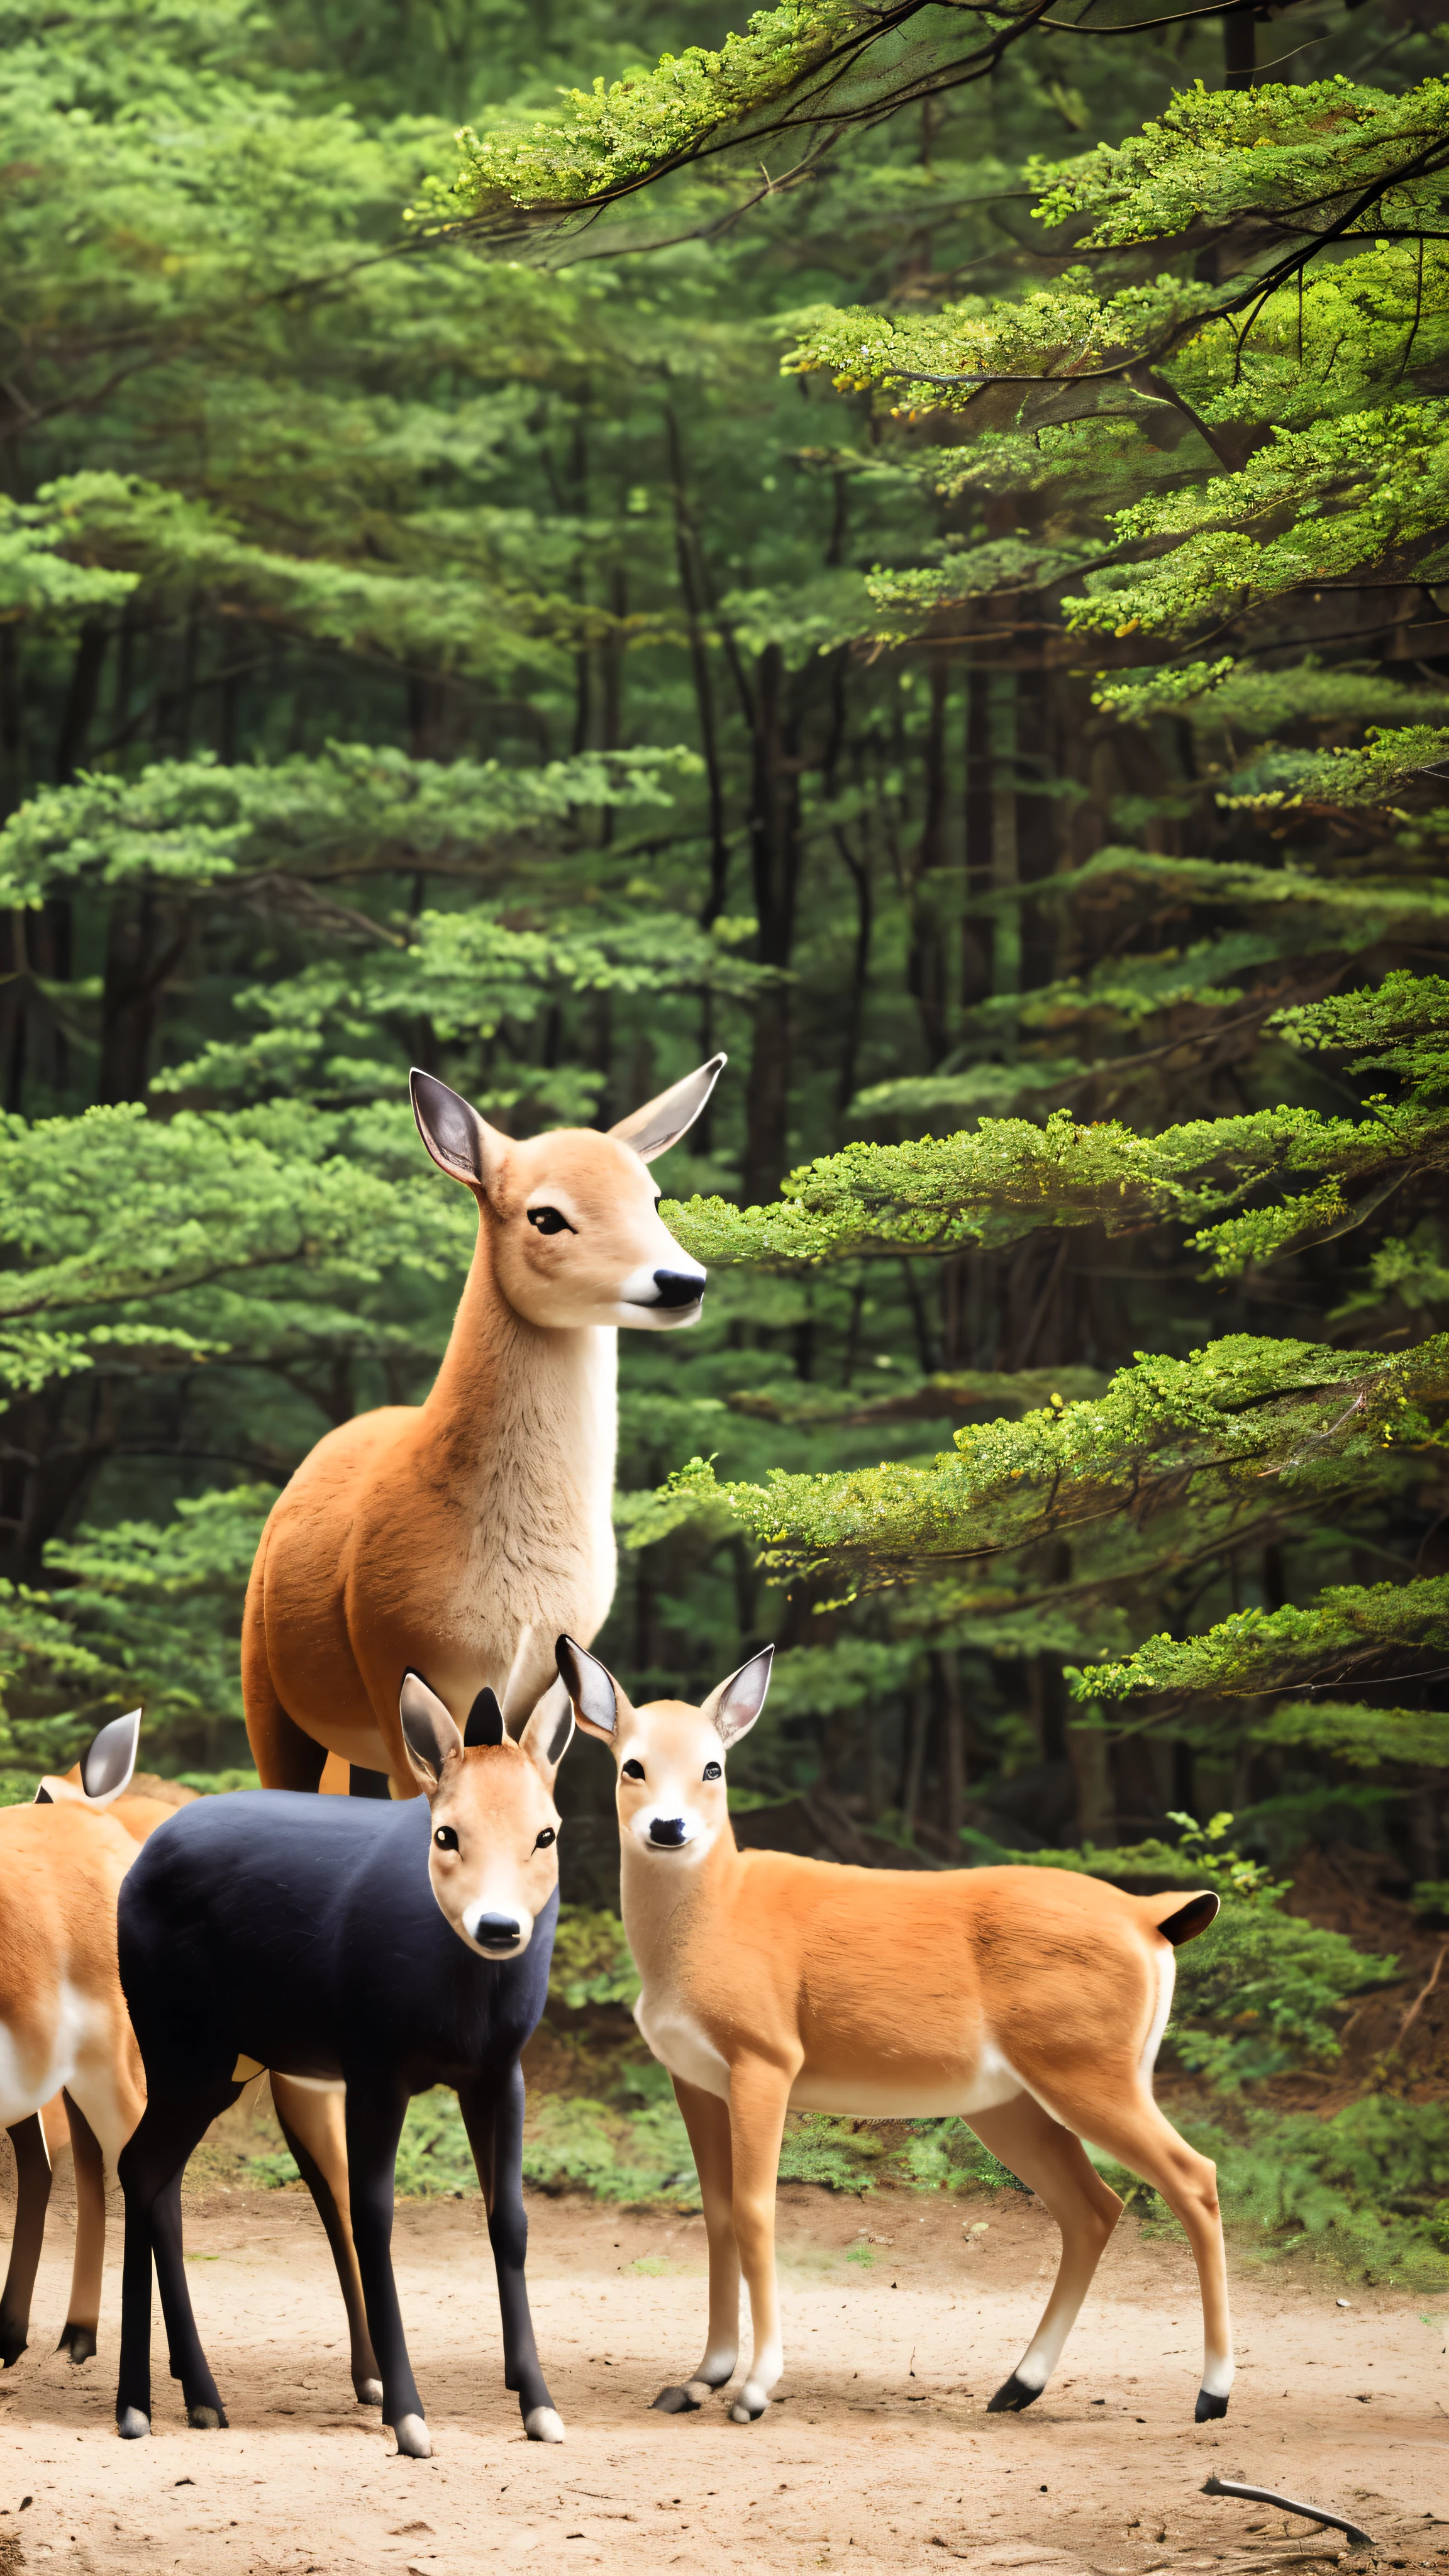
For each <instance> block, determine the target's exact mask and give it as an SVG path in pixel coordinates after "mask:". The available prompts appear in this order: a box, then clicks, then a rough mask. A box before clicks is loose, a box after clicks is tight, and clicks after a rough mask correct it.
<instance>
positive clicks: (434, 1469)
mask: <svg viewBox="0 0 1449 2576" xmlns="http://www.w3.org/2000/svg"><path fill="white" fill-rule="evenodd" d="M724 1061H725V1059H724V1057H723V1056H722V1055H717V1056H714V1057H712V1058H711V1060H710V1062H709V1063H708V1064H706V1065H701V1067H700V1068H699V1070H698V1072H697V1073H691V1074H689V1075H687V1076H686V1078H685V1079H684V1080H683V1081H682V1082H676V1083H675V1084H674V1085H673V1087H672V1088H671V1089H670V1090H668V1091H665V1092H661V1093H660V1095H659V1098H658V1099H657V1100H651V1101H650V1102H649V1103H648V1105H647V1107H645V1108H643V1109H639V1110H636V1111H635V1113H634V1115H633V1116H632V1117H631V1118H625V1119H623V1120H621V1121H620V1123H619V1125H618V1126H617V1127H614V1128H611V1129H610V1131H609V1133H608V1134H607V1135H601V1134H597V1133H595V1132H593V1131H591V1130H587V1129H564V1130H562V1131H560V1132H558V1133H555V1134H553V1135H548V1136H537V1137H534V1138H533V1139H532V1140H531V1141H530V1142H528V1143H522V1144H520V1143H517V1142H515V1141H514V1140H513V1139H511V1138H509V1137H507V1136H501V1135H499V1134H498V1132H497V1130H496V1129H495V1128H492V1127H490V1126H489V1125H488V1124H487V1122H486V1120H484V1119H482V1118H480V1117H479V1115H478V1112H477V1110H476V1109H473V1108H471V1107H470V1105H469V1103H468V1102H467V1101H466V1100H463V1099H460V1098H459V1095H458V1094H457V1092H455V1091H449V1090H448V1089H447V1087H446V1085H445V1084H443V1083H441V1082H436V1081H434V1079H433V1077H432V1076H431V1074H426V1073H414V1075H413V1077H412V1095H413V1109H414V1113H415V1115H416V1118H417V1122H418V1128H419V1131H420V1133H421V1135H422V1139H423V1142H424V1144H425V1145H426V1146H427V1149H428V1151H429V1153H430V1154H431V1155H432V1157H433V1160H434V1162H435V1163H437V1164H438V1166H439V1168H440V1169H441V1170H442V1171H444V1172H446V1173H448V1174H449V1175H450V1177H451V1178H452V1179H454V1180H456V1181H461V1182H462V1183H463V1186H464V1187H465V1188H466V1189H469V1190H471V1191H472V1193H473V1195H474V1197H475V1199H476V1200H477V1202H478V1246H477V1250H476V1252H475V1254H474V1257H473V1266H472V1269H471V1270H470V1272H469V1275H468V1281H467V1285H466V1287H465V1288H464V1291H463V1297H462V1302H461V1304H460V1305H459V1308H458V1314H457V1320H456V1322H455V1323H454V1326H453V1332H452V1338H451V1340H450V1341H449V1344H448V1348H447V1352H446V1354H445V1356H444V1359H443V1365H442V1367H441V1369H440V1370H439V1372H438V1377H437V1382H436V1384H435V1385H434V1387H433V1390H432V1393H431V1394H430V1395H429V1397H428V1399H427V1401H426V1403H425V1404H423V1405H422V1406H411V1405H389V1406H386V1407H384V1408H383V1409H382V1410H381V1411H379V1412H376V1413H364V1414H359V1415H358V1416H357V1417H356V1418H355V1419H354V1420H353V1421H351V1422H346V1423H343V1424H342V1426H341V1428H340V1429H338V1430H336V1431H332V1432H329V1433H328V1435H327V1437H326V1438H325V1439H324V1440H321V1441H319V1442H318V1444H317V1446H316V1448H315V1449H314V1450H313V1451H312V1453H311V1455H310V1457H308V1458H307V1459H305V1460H304V1461H303V1464H302V1465H301V1466H300V1467H299V1468H298V1470H297V1473H296V1474H295V1476H294V1477H293V1478H292V1481H291V1483H290V1484H289V1485H288V1486H287V1489H286V1491H285V1492H284V1493H283V1495H282V1496H281V1499H280V1501H279V1502H278V1503H277V1505H276V1507H275V1509H274V1510H273V1512H272V1515H271V1518H270V1519H269V1521H268V1522H267V1525H266V1528H265V1530H264V1531H263V1533H262V1542H261V1546H260V1547H259V1549H258V1550H257V1559H256V1564H255V1566H254V1567H253V1569H252V1579H251V1584H250V1587H249V1589H248V1592H247V1605H246V1618H245V1626H244V1631H243V1640H242V1681H243V1688H244V1693H245V1700H246V1717H247V1733H248V1735H249V1737H250V1739H251V1744H252V1750H253V1752H254V1754H255V1756H256V1763H257V1770H258V1772H259V1774H260V1776H261V1779H262V1781H263V1783H264V1784H265V1786H266V1787H268V1788H273V1789H315V1788H316V1787H317V1785H318V1782H319V1779H320V1776H321V1773H322V1768H323V1764H324V1761H325V1759H326V1757H327V1755H328V1754H329V1753H332V1754H336V1755H338V1756H340V1757H341V1759H342V1760H343V1761H345V1762H347V1763H348V1764H350V1765H354V1766H356V1767H358V1768H360V1769H362V1770H365V1771H372V1772H379V1771H381V1772H385V1773H386V1774H387V1775H388V1778H389V1780H390V1782H391V1787H392V1792H393V1795H394V1796H396V1797H411V1796H413V1795H414V1794H415V1788H414V1780H413V1774H412V1771H411V1769H410V1767H409V1764H408V1759H407V1755H406V1752H405V1750H404V1746H403V1740H402V1735H401V1732H400V1729H399V1726H398V1719H397V1694H398V1686H399V1684H400V1682H401V1680H402V1677H403V1674H404V1672H405V1671H409V1670H411V1671H421V1672H427V1673H429V1674H430V1675H431V1676H432V1680H433V1683H434V1685H435V1687H436V1689H437V1690H438V1692H439V1694H440V1696H441V1697H442V1699H443V1700H444V1701H445V1703H446V1704H447V1706H448V1707H450V1708H451V1709H453V1710H454V1711H455V1712H458V1713H460V1714H462V1713H465V1712H466V1711H467V1710H468V1709H470V1708H471V1707H472V1705H473V1702H474V1700H475V1698H476V1696H477V1694H478V1692H479V1691H480V1690H481V1689H483V1688H484V1687H485V1686H487V1687H491V1688H492V1689H493V1690H494V1691H495V1692H496V1693H497V1695H498V1697H499V1699H500V1701H501V1702H502V1706H503V1713H504V1718H505V1721H506V1722H507V1724H508V1725H509V1726H510V1727H511V1728H516V1726H517V1725H518V1724H519V1723H521V1721H522V1719H523V1718H524V1717H525V1716H526V1715H527V1714H528V1712H529V1711H530V1710H531V1709H533V1708H534V1707H535V1706H536V1704H537V1703H538V1701H539V1699H540V1697H541V1696H542V1694H543V1693H544V1691H545V1690H548V1689H550V1688H551V1689H552V1690H553V1692H554V1704H555V1706H556V1707H558V1708H560V1709H561V1708H562V1706H563V1701H562V1695H561V1694H560V1693H559V1692H558V1688H557V1683H556V1680H555V1675H554V1655H553V1640H554V1638H555V1636H556V1635H557V1634H558V1631H559V1629H560V1628H564V1627H567V1628H570V1629H575V1630H577V1631H578V1633H579V1634H580V1635H582V1636H584V1637H592V1636H593V1634H594V1632H595V1630H596V1629H597V1628H598V1627H599V1625H600V1623H601V1621H602V1620H603V1618H604V1616H605V1614H606V1613H607V1611H608V1607H609V1604H610V1601H611V1600H612V1598H613V1593H614V1532H613V1523H612V1519H611V1512H610V1505H611V1497H612V1492H613V1482H614V1447H615V1436H616V1395H615V1380H616V1370H617V1360H618V1328H619V1326H620V1325H627V1326H632V1327H634V1328H635V1329H643V1330H646V1331H671V1330H677V1329H678V1328H679V1327H680V1326H682V1325H687V1324H693V1323H696V1322H697V1321H698V1319H699V1314H700V1305H701V1300H702V1297H703V1294H704V1285H705V1274H704V1272H703V1270H702V1269H701V1268H700V1266H699V1264H698V1262H696V1261H691V1260H690V1259H689V1257H688V1255H687V1254H685V1253H683V1252H681V1250H680V1248H679V1246H678V1244H677V1243H676V1242H675V1241H674V1238H673V1236H672V1235H670V1234H668V1233H666V1231H665V1229H664V1227H663V1225H662V1224H661V1223H660V1221H659V1217H658V1215H657V1213H656V1207H657V1202H658V1196H659V1193H658V1191H657V1190H656V1188H655V1186H654V1184H653V1182H652V1181H651V1179H650V1177H649V1172H648V1168H647V1167H648V1165H649V1164H650V1163H652V1162H653V1161H654V1160H655V1159H656V1158H657V1157H658V1156H659V1155H660V1154H663V1153H665V1152H666V1151H667V1150H668V1148H669V1147H670V1146H671V1145H674V1144H677V1143H678V1141H679V1138H680V1137H681V1136H683V1135H684V1133H685V1132H686V1130H687V1129H688V1128H689V1127H690V1126H692V1124H693V1122H694V1120H695V1119H696V1118H697V1117H698V1116H699V1113H700V1111H701V1110H702V1109H703V1107H704V1105H705V1103H706V1101H707V1100H708V1099H709V1096H710V1093H711V1092H712V1090H713V1089H714V1085H715V1082H716V1080H717V1078H718V1075H719V1072H720V1068H721V1066H722V1065H723V1064H724Z"/></svg>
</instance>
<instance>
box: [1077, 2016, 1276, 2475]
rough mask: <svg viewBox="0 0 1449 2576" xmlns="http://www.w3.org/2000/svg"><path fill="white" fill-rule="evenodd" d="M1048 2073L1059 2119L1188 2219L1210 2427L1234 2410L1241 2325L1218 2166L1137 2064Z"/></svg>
mask: <svg viewBox="0 0 1449 2576" xmlns="http://www.w3.org/2000/svg"><path fill="white" fill-rule="evenodd" d="M1044 2078H1045V2080H1044V2081H1043V2082H1041V2083H1040V2084H1038V2085H1037V2086H1036V2090H1037V2091H1038V2093H1039V2094H1040V2096H1041V2098H1042V2100H1043V2101H1045V2102H1046V2103H1047V2104H1048V2107H1049V2108H1050V2110H1051V2111H1052V2113H1053V2115H1054V2117H1055V2118H1056V2119H1058V2120H1060V2121H1061V2122H1062V2124H1063V2126H1064V2127H1066V2128H1069V2129H1074V2130H1075V2131H1076V2133H1077V2135H1078V2137H1082V2138H1090V2139H1091V2141H1092V2144H1093V2146H1096V2147H1103V2148H1105V2149H1106V2152H1107V2154H1108V2155H1109V2156H1115V2157H1116V2159H1117V2162H1118V2163H1119V2164H1124V2165H1126V2166H1127V2168H1128V2170H1129V2172H1131V2173H1135V2174H1140V2175H1141V2177H1142V2179H1143V2181H1144V2182H1146V2183H1150V2184H1151V2185H1152V2188H1153V2190H1154V2191H1158V2192H1160V2193H1161V2194H1162V2197H1163V2199H1164V2200H1165V2201H1166V2203H1167V2206H1168V2208H1169V2209H1170V2210H1171V2212H1172V2214H1173V2217H1174V2218H1176V2219H1178V2220H1179V2221H1180V2222H1181V2225H1182V2227H1183V2229H1184V2230H1185V2232H1186V2235H1187V2241H1188V2243H1189V2245H1190V2246H1191V2247H1192V2256H1193V2261H1194V2263H1195V2264H1196V2265H1197V2277H1198V2287H1199V2289H1200V2291H1201V2293H1202V2321H1203V2370H1202V2386H1201V2388H1200V2389H1199V2391H1198V2399H1197V2409H1196V2420H1197V2422H1198V2423H1199V2424H1205V2423H1207V2422H1208V2420H1209V2419H1210V2418H1211V2417H1213V2416H1216V2415H1226V2413H1227V2411H1228V2392H1229V2390H1230V2389H1231V2387H1232V2384H1233V2329H1232V2321H1231V2318H1230V2315H1229V2312H1228V2264H1227V2253H1226V2249H1225V2248H1224V2245H1223V2221H1222V2212H1221V2210H1220V2209H1219V2207H1218V2183H1217V2167H1216V2166H1215V2165H1214V2164H1213V2163H1212V2162H1211V2161H1210V2159H1209V2158H1208V2157H1207V2156H1200V2155H1199V2154H1198V2153H1197V2151H1196V2149H1195V2148H1193V2147H1190V2146H1189V2145H1188V2143H1187V2140H1186V2138H1180V2137H1179V2136H1178V2133H1177V2131H1176V2129H1174V2127H1173V2125H1172V2122H1171V2121H1170V2120H1169V2119H1167V2118H1166V2117H1165V2116H1164V2114H1163V2113H1162V2112H1161V2111H1160V2110H1159V2109H1158V2107H1157V2104H1156V2103H1155V2102H1154V2101H1153V2099H1152V2095H1151V2092H1150V2091H1149V2089H1148V2081H1147V2078H1146V2077H1145V2076H1144V2075H1143V2074H1142V2073H1141V2071H1140V2070H1139V2068H1137V2067H1136V2066H1130V2067H1122V2068H1116V2067H1113V2068H1108V2069H1102V2068H1097V2069H1093V2070H1092V2072H1091V2075H1090V2076H1088V2075H1087V2073H1086V2070H1084V2069H1082V2068H1080V2067H1075V2068H1072V2069H1070V2070H1069V2071H1068V2073H1067V2075H1066V2077H1065V2078H1063V2076H1062V2075H1060V2074H1058V2073H1057V2072H1056V2071H1055V2070H1044Z"/></svg>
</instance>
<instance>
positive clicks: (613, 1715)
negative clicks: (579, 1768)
mask: <svg viewBox="0 0 1449 2576" xmlns="http://www.w3.org/2000/svg"><path fill="white" fill-rule="evenodd" d="M555 1652H556V1654H557V1656H558V1677H559V1680H560V1681H561V1682H562V1683H563V1686H564V1689H565V1690H566V1691H567V1692H568V1695H569V1698H570V1699H571V1700H572V1702H573V1707H574V1715H575V1717H576V1718H577V1719H578V1722H579V1724H580V1726H581V1727H582V1728H583V1730H584V1733H585V1735H597V1736H599V1737H601V1738H602V1740H603V1742H604V1743H605V1744H612V1743H613V1741H614V1733H615V1729H616V1728H617V1726H618V1723H619V1685H618V1683H617V1682H616V1681H615V1679H614V1676H613V1674H612V1673H611V1672H610V1671H609V1669H608V1666H607V1665H605V1664H601V1663H600V1662H599V1659H598V1657H597V1655H589V1654H585V1652H584V1649H583V1647H582V1646H576V1645H575V1644H574V1641H573V1639H572V1637H560V1639H559V1641H558V1645H557V1647H556V1648H555Z"/></svg>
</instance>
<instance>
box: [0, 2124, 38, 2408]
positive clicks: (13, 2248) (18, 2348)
mask: <svg viewBox="0 0 1449 2576" xmlns="http://www.w3.org/2000/svg"><path fill="white" fill-rule="evenodd" d="M9 2135H10V2144H11V2145H12V2147H13V2148H14V2149H15V2182H16V2192H15V2233H14V2235H13V2236H12V2238H11V2240H10V2268H9V2270H8V2271H7V2273H6V2275H5V2287H4V2289H3V2291H0V2361H3V2362H4V2364H5V2367H6V2369H7V2370H8V2369H9V2368H10V2365H11V2363H12V2362H13V2361H18V2360H19V2359H20V2356H21V2354H22V2353H23V2351H24V2350H25V2345H26V2339H27V2337H28V2335H29V2333H30V2302H31V2298H32V2297H33V2295H34V2291H35V2275H36V2271H37V2268H38V2266H39V2263H40V2247H41V2241H42V2239H43V2237H44V2235H45V2213H46V2209H47V2207H48V2206H49V2202H50V2150H49V2148H48V2147H47V2145H46V2143H45V2130H44V2128H43V2127H42V2125H41V2118H40V2113H39V2112H38V2111H32V2112H31V2114H30V2117H29V2119H28V2120H17V2121H16V2123H15V2126H14V2128H13V2129H12V2130H11V2131H10V2133H9Z"/></svg>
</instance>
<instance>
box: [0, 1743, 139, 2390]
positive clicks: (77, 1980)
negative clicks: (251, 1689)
mask: <svg viewBox="0 0 1449 2576" xmlns="http://www.w3.org/2000/svg"><path fill="white" fill-rule="evenodd" d="M140 1725H141V1712H140V1710H139V1709H134V1710H132V1712H131V1714H130V1715H129V1716H128V1717H117V1718H113V1719H112V1720H111V1723H110V1724H109V1726H103V1727H102V1728H101V1731H100V1733H99V1734H98V1735H97V1736H96V1737H95V1738H94V1740H93V1741H92V1743H91V1744H90V1746H89V1747H88V1748H87V1751H86V1752H85V1753H84V1755H83V1756H82V1758H81V1760H80V1762H79V1763H78V1764H77V1765H76V1768H75V1771H74V1772H73V1773H72V1775H71V1777H70V1778H69V1779H60V1778H57V1779H46V1780H42V1782H41V1784H40V1788H39V1790H38V1791H37V1793H36V1800H35V1804H34V1805H33V1806H29V1807H7V1808H4V1809H0V2043H3V2044H0V2126H3V2127H5V2128H6V2129H8V2131H9V2133H10V2143H11V2145H12V2146H13V2147H14V2149H15V2166H16V2181H17V2190H16V2204H15V2232H14V2235H13V2237H12V2238H11V2244H10V2263H9V2268H8V2270H7V2272H6V2275H5V2286H4V2289H3V2291H0V2361H3V2362H4V2363H5V2364H6V2366H7V2368H8V2366H9V2365H10V2363H12V2362H15V2361H18V2360H19V2358H20V2355H21V2354H22V2352H24V2350H25V2348H26V2342H27V2338H28V2336H29V2331H30V2303H31V2299H32V2296H33V2294H34V2290H35V2274H36V2268H37V2266H38V2264H39V2261H40V2248H41V2240H42V2238H43V2236H44V2233H45V2214H46V2209H47V2207H48V2205H49V2201H50V2184H51V2150H52V2148H53V2147H54V2146H55V2145H56V2144H58V2143H59V2134H60V2123H59V2119H58V2116H57V2114H58V2109H59V2105H60V2102H61V2101H62V2100H63V2101H64V2107H65V2119H66V2123H67V2125H68V2127H69V2130H70V2140H71V2150H72V2153H73V2155H74V2158H75V2178H76V2241H75V2261H74V2266H73V2270H72V2276H71V2291H70V2302H69V2305H68V2307H67V2310H66V2321H65V2325H64V2327H63V2328H62V2331H61V2338H60V2344H59V2347H58V2349H59V2350H60V2351H62V2352H68V2353H69V2355H70V2357H71V2360H72V2361H77V2362H79V2361H88V2360H89V2359H90V2357H91V2355H92V2353H93V2352H94V2351H95V2348H96V2326H97V2322H98V2319H99V2315H100V2297H101V2265H102V2261H103V2258H104V2254H105V2242H106V2168H107V2167H108V2166H109V2168H110V2171H111V2172H112V2173H114V2172H115V2170H116V2163H117V2159H118V2157H119V2155H120V2152H121V2149H122V2147H123V2146H124V2144H125V2142H126V2140H127V2138H128V2137H129V2136H130V2134H131V2131H132V2129H133V2128H134V2127H135V2125H136V2122H137V2120H138V2119H139V2118H140V2116H141V2100H142V2095H141V2063H140V2058H139V2056H138V2054H137V2050H136V2043H135V2040H134V2038H133V2037H132V2035H131V2025H130V2023H129V2021H128V2020H127V2018H126V2007H125V2002H124V2000H123V1998H122V1994H121V1986H120V1978H119V1976H118V1974H117V1968H116V1900H117V1894H118V1891H119V1888H120V1885H121V1881H122V1879H123V1878H124V1876H125V1874H126V1871H127V1869H128V1868H129V1866H130V1864H131V1862H132V1861H133V1860H134V1859H135V1857H136V1840H135V1838H134V1836H133V1835H132V1834H130V1833H128V1832H126V1831H125V1830H124V1829H123V1827H122V1826H121V1825H120V1824H118V1823H117V1822H116V1821H115V1811H116V1809H117V1808H118V1806H119V1807H127V1806H139V1805H140V1804H141V1801H139V1800H127V1799H126V1795H125V1793H126V1790H127V1788H128V1786H129V1784H130V1780H131V1774H132V1772H133V1770H134V1768H135V1762H136V1745H137V1740H138V1737H139V1734H140ZM108 1811H110V1812H108ZM165 1812H166V1811H165V1810H164V1809H159V1810H158V1817H159V1815H161V1814H164V1813H165ZM47 2115H48V2116H49V2123H50V2134H49V2136H47V2131H46V2120H47Z"/></svg>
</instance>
